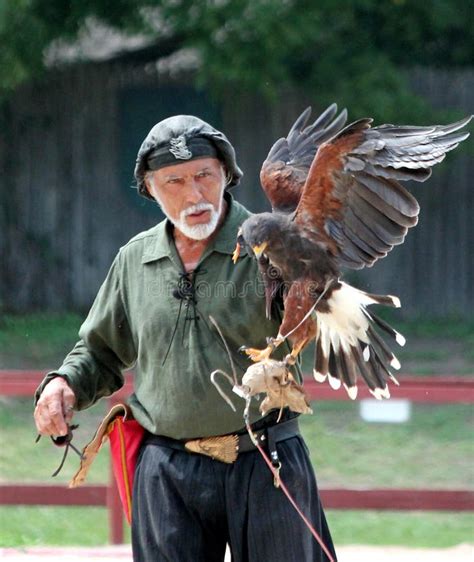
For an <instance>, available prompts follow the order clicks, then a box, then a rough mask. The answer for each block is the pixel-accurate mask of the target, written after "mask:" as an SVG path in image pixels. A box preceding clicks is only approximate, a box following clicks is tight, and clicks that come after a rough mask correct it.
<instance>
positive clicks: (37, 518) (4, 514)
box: [0, 506, 108, 547]
mask: <svg viewBox="0 0 474 562" xmlns="http://www.w3.org/2000/svg"><path fill="white" fill-rule="evenodd" d="M107 517H108V515H107V510H106V508H103V507H44V506H32V507H29V506H7V507H2V508H1V509H0V529H1V530H2V532H1V533H0V547H13V546H15V547H18V546H39V545H58V546H59V545H61V546H65V545H80V546H95V545H102V544H107V542H108V519H107Z"/></svg>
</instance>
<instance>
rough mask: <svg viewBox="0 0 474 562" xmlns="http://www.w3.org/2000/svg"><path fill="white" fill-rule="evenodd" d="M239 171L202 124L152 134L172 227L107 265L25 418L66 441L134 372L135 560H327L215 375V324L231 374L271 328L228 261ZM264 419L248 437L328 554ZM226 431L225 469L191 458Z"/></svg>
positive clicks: (300, 473)
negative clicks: (229, 455)
mask: <svg viewBox="0 0 474 562" xmlns="http://www.w3.org/2000/svg"><path fill="white" fill-rule="evenodd" d="M241 176H242V172H241V171H240V169H239V167H238V166H237V163H236V160H235V154H234V149H233V147H232V145H231V144H230V143H229V141H228V140H227V138H226V137H225V136H224V135H223V134H222V133H220V132H219V131H217V130H216V129H214V128H213V127H211V126H210V125H208V124H207V123H205V122H203V121H201V120H200V119H198V118H196V117H191V116H176V117H171V118H169V119H166V120H164V121H162V122H160V123H158V124H157V125H156V126H155V127H154V128H153V129H152V130H151V131H150V133H149V135H148V136H147V138H146V139H145V141H144V143H143V144H142V147H141V149H140V151H139V153H138V159H137V166H136V169H135V177H136V180H137V183H138V190H139V192H140V194H141V195H143V196H145V197H148V198H151V199H154V200H155V201H156V202H157V203H158V204H159V205H160V206H161V208H162V210H163V212H164V213H165V215H166V217H167V218H166V220H164V221H163V222H161V223H160V224H158V225H157V226H155V227H153V228H151V229H150V230H148V231H146V232H142V233H140V234H138V235H137V236H135V237H134V238H133V239H132V240H130V241H129V242H128V244H126V245H125V246H124V247H122V248H121V249H120V251H119V253H118V255H117V257H116V258H115V260H114V262H113V264H112V267H111V269H110V271H109V273H108V276H107V278H106V280H105V282H104V284H103V285H102V287H101V289H100V291H99V293H98V295H97V297H96V300H95V302H94V304H93V306H92V309H91V311H90V313H89V315H88V317H87V319H86V321H85V322H84V324H83V325H82V326H81V328H80V331H79V335H80V341H79V342H78V343H77V344H76V346H75V348H74V349H73V350H72V351H71V353H70V354H69V355H68V356H67V357H66V359H65V361H64V363H63V365H62V366H61V367H60V368H59V369H58V370H57V371H54V372H52V373H49V374H48V375H47V376H46V378H45V379H44V381H43V382H42V384H41V385H40V387H39V388H38V391H37V394H36V396H37V405H36V409H35V421H36V425H37V428H38V431H39V432H40V433H42V434H45V435H64V434H66V432H67V424H68V423H69V422H70V421H71V418H72V414H73V410H82V409H85V408H87V407H89V406H90V405H92V404H93V403H94V402H96V401H97V400H98V399H99V398H101V397H103V396H108V395H110V394H111V393H113V392H114V391H116V390H117V389H118V388H120V386H121V385H122V384H123V375H122V371H123V370H124V369H127V368H130V367H132V366H133V365H136V370H135V385H134V393H133V394H132V396H131V397H130V399H129V405H130V408H131V410H132V412H133V416H134V417H135V419H136V420H137V421H138V422H139V423H140V424H141V425H142V426H143V427H144V428H145V429H146V436H145V438H144V441H143V444H142V447H141V450H140V455H139V459H138V463H137V468H136V472H135V480H134V489H133V517H132V544H133V554H134V560H136V561H147V562H149V561H155V560H156V561H161V560H163V561H164V560H167V561H173V562H181V561H183V562H184V561H192V562H198V561H202V562H213V561H216V562H217V561H222V560H223V559H224V552H225V546H226V543H229V544H230V548H231V551H232V557H233V560H235V561H241V562H244V561H255V562H257V561H258V562H266V561H270V560H274V561H279V560H281V561H283V560H284V561H298V562H300V561H301V562H303V561H325V560H327V557H326V556H325V554H324V553H323V552H322V550H321V548H320V546H319V545H318V544H317V542H316V541H315V540H314V539H313V537H312V536H311V534H310V532H309V531H308V529H307V528H306V527H305V526H304V523H303V522H302V520H301V519H300V518H299V517H298V516H297V515H296V512H295V511H294V509H293V507H292V506H291V505H290V503H289V502H288V500H287V499H286V497H285V496H284V494H283V493H282V491H281V490H280V489H277V488H276V487H275V486H274V481H273V477H272V475H271V473H270V471H269V470H268V468H267V466H266V465H265V463H264V462H263V459H262V458H261V457H260V455H259V453H258V451H257V450H256V449H255V448H254V447H253V445H252V443H251V441H250V439H249V438H248V435H246V432H245V429H244V428H243V425H244V424H243V419H242V413H243V401H241V400H240V399H239V398H237V397H236V398H235V400H234V403H235V406H236V410H237V411H236V412H233V411H232V410H231V409H230V408H229V406H228V404H226V403H225V401H224V400H222V398H221V397H220V396H219V394H218V392H217V391H216V389H215V387H214V386H213V385H212V384H211V381H210V378H209V375H210V373H211V372H212V371H213V370H215V369H223V370H225V371H230V365H229V359H228V357H227V355H226V353H225V350H224V346H223V343H222V340H221V339H220V337H219V335H218V333H217V331H216V329H215V328H214V326H213V325H212V323H210V321H209V316H213V317H214V318H215V319H216V321H217V323H218V325H219V326H220V328H221V330H222V332H223V335H224V337H225V339H226V341H227V343H228V346H229V348H230V349H231V350H232V352H233V355H234V361H235V362H236V364H237V365H238V368H239V370H240V376H241V375H242V373H243V372H244V371H245V369H246V367H247V366H248V364H249V363H248V359H246V358H244V357H242V356H240V355H239V354H238V353H236V350H238V348H239V347H240V346H242V345H243V344H249V343H251V344H252V345H257V346H258V345H264V344H265V336H266V335H268V334H271V333H273V334H276V332H277V330H278V324H277V323H276V322H270V321H267V320H263V319H264V318H265V302H264V297H263V294H262V291H261V284H260V283H259V282H258V270H257V265H256V262H255V261H254V260H253V259H252V257H251V256H249V255H247V254H246V253H245V252H242V253H241V256H240V258H239V260H238V262H237V263H236V264H235V265H234V264H233V263H232V259H231V258H232V251H233V249H234V246H235V239H236V233H237V230H238V227H239V225H240V224H241V223H242V222H243V221H244V220H245V219H246V218H247V217H248V216H249V215H250V213H249V211H247V210H246V209H245V208H244V207H243V206H242V205H240V204H239V203H237V202H236V201H234V200H233V198H232V197H231V195H230V194H229V193H228V192H227V188H229V187H232V186H234V185H236V184H238V183H239V180H240V178H241ZM277 414H278V412H270V414H268V415H267V416H266V417H265V418H262V417H261V415H260V414H259V412H258V405H256V406H254V407H253V409H252V410H251V421H252V424H253V425H252V427H253V429H254V431H256V432H257V435H258V436H259V438H260V439H261V441H262V442H263V443H268V442H269V446H271V447H272V448H276V449H277V451H278V456H279V459H280V462H281V465H282V468H281V477H282V479H283V480H284V481H285V483H286V485H287V486H288V488H289V489H290V490H291V491H292V494H293V496H294V497H295V499H296V501H297V502H298V504H299V505H300V507H301V508H302V509H303V510H304V511H305V514H306V515H307V516H308V517H309V518H310V519H311V521H312V523H313V524H314V526H315V528H316V529H317V531H318V533H319V534H320V535H321V536H322V539H323V541H324V542H325V544H326V546H327V547H328V548H329V549H330V550H331V551H333V546H332V541H331V537H330V534H329V531H328V528H327V525H326V520H325V517H324V513H323V510H322V507H321V505H320V501H319V496H318V491H317V487H316V482H315V478H314V473H313V471H312V467H311V464H310V460H309V457H308V453H307V449H306V446H305V444H304V442H303V440H302V438H301V436H300V435H299V431H298V428H297V421H296V419H295V417H294V416H293V415H292V414H290V413H289V412H285V414H284V416H283V421H281V422H280V423H278V424H277V423H276V420H277ZM230 434H234V435H236V436H237V439H238V444H239V454H238V457H237V459H236V460H235V462H233V463H224V462H221V461H219V460H215V459H214V458H211V457H209V456H205V455H203V454H197V453H191V452H189V450H188V449H187V448H186V447H185V443H186V441H188V440H190V439H195V438H203V437H210V436H226V435H230Z"/></svg>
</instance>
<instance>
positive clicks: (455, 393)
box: [304, 377, 474, 404]
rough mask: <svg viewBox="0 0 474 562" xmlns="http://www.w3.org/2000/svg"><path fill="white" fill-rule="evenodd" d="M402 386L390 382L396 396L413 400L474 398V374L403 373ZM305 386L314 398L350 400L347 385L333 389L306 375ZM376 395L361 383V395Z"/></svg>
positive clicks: (447, 401) (467, 399)
mask: <svg viewBox="0 0 474 562" xmlns="http://www.w3.org/2000/svg"><path fill="white" fill-rule="evenodd" d="M399 382H400V386H395V385H393V384H390V385H389V389H390V394H391V397H392V398H405V399H407V400H412V401H413V402H431V403H438V404H439V403H467V404H472V403H473V402H474V378H472V377H465V378H462V379H461V378H460V377H453V378H452V380H451V379H450V378H449V377H430V378H428V377H426V378H425V377H420V378H416V377H410V378H408V377H400V378H399ZM304 388H305V390H306V392H307V394H308V396H309V398H310V400H335V401H339V400H349V397H348V396H347V392H346V391H345V390H344V388H342V387H341V388H340V389H339V390H333V389H332V388H331V387H330V386H329V384H328V383H318V382H316V381H315V380H314V379H313V378H306V379H305V382H304ZM362 398H373V396H372V395H371V394H370V392H369V389H368V388H367V387H365V386H363V385H362V384H359V393H358V396H357V399H358V400H360V399H362Z"/></svg>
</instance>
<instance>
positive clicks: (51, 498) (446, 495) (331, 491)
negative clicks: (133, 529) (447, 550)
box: [0, 484, 474, 544]
mask: <svg viewBox="0 0 474 562" xmlns="http://www.w3.org/2000/svg"><path fill="white" fill-rule="evenodd" d="M107 493H108V487H107V486H105V485H88V486H82V487H81V488H66V487H65V486H62V485H50V484H2V485H0V505H56V506H67V505H78V506H88V505H90V506H106V505H108V506H109V508H111V507H112V505H111V503H110V496H109V500H107ZM321 497H322V500H323V503H324V506H325V507H326V508H328V509H355V510H364V509H377V510H402V511H405V510H409V511H413V510H417V511H474V492H473V491H471V490H418V489H414V490H411V489H374V490H362V489H339V488H328V489H322V490H321ZM108 501H109V503H108ZM113 503H114V507H113V514H115V517H114V523H113V525H112V526H111V533H112V534H111V539H112V541H113V542H114V543H115V544H119V542H120V540H121V538H122V537H123V535H122V533H123V527H121V525H122V524H123V523H122V521H123V520H122V515H121V506H120V505H119V504H118V503H117V502H116V501H113ZM113 514H112V513H111V517H112V516H113ZM111 523H112V521H111Z"/></svg>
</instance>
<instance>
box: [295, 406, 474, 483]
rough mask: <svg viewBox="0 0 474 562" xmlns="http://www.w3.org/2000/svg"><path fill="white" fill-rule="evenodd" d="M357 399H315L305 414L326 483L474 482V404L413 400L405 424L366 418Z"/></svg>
mask: <svg viewBox="0 0 474 562" xmlns="http://www.w3.org/2000/svg"><path fill="white" fill-rule="evenodd" d="M358 408H359V406H358V404H357V403H352V402H351V403H346V402H343V403H335V402H323V403H314V404H313V411H314V413H313V415H312V416H302V421H301V425H302V431H303V434H304V435H305V438H306V440H307V442H308V445H309V448H310V451H311V458H312V461H313V465H314V466H315V469H316V472H317V475H318V480H319V483H320V485H321V486H324V487H330V486H340V487H352V486H354V487H357V486H370V487H374V486H379V487H387V488H389V487H394V488H397V487H401V488H410V487H416V486H419V487H424V488H467V487H473V486H474V442H473V439H472V429H473V409H472V408H471V407H470V406H468V405H442V406H441V405H435V406H427V405H421V404H415V405H413V410H412V417H411V420H410V421H409V422H407V423H403V424H383V423H366V422H364V421H362V420H361V419H360V417H359V414H358Z"/></svg>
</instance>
